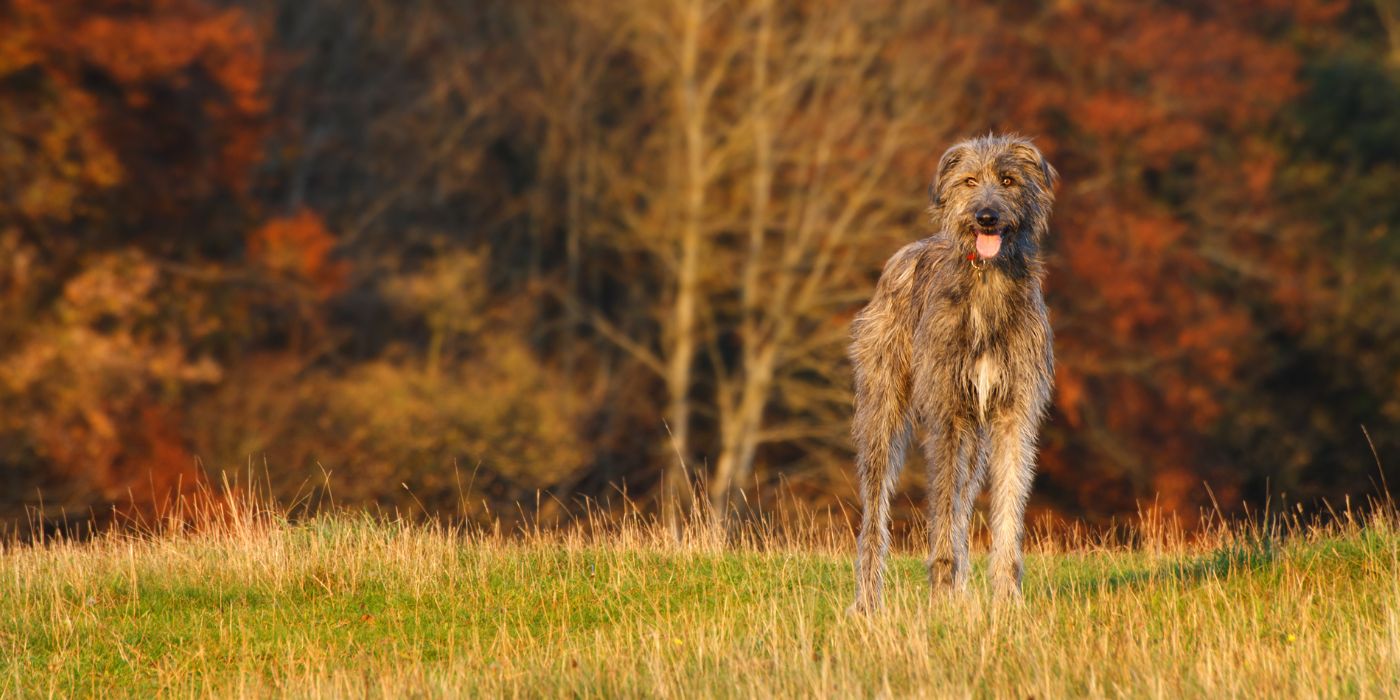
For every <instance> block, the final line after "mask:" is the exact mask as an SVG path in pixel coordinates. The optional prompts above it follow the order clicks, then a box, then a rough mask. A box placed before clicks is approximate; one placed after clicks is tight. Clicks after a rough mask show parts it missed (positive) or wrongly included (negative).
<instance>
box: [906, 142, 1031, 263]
mask: <svg viewBox="0 0 1400 700" xmlns="http://www.w3.org/2000/svg"><path fill="white" fill-rule="evenodd" d="M1058 179H1059V175H1058V174H1057V173H1056V172H1055V168H1053V167H1051V165H1050V163H1048V162H1047V161H1046V160H1045V156H1043V155H1041V153H1040V149H1038V148H1036V147H1035V146H1034V145H1033V144H1032V143H1031V142H1030V140H1029V139H1025V138H1022V137H1020V136H1011V135H1003V136H992V135H990V134H989V135H987V136H981V137H978V138H974V139H968V140H967V141H963V142H961V143H958V144H955V145H953V147H952V148H949V149H948V150H947V152H945V153H944V154H943V157H942V158H940V159H939V160H938V170H937V172H936V173H935V174H934V177H933V182H932V183H931V184H930V185H929V190H928V191H929V200H930V201H931V202H932V207H931V208H930V212H931V213H932V215H933V218H934V222H935V223H937V224H939V225H941V226H942V227H943V230H944V231H945V232H946V233H947V234H948V235H950V236H952V237H953V238H954V240H956V241H958V244H959V247H960V249H965V251H964V252H965V253H967V254H969V255H975V256H976V257H978V258H980V259H982V260H1007V259H1014V258H1016V257H1019V256H1023V255H1026V254H1027V253H1029V252H1031V251H1034V250H1035V249H1036V248H1037V247H1038V245H1039V243H1040V240H1041V239H1042V238H1043V237H1044V236H1045V231H1046V229H1047V228H1048V227H1049V223H1050V209H1051V207H1052V206H1053V205H1054V203H1055V183H1056V181H1057V180H1058Z"/></svg>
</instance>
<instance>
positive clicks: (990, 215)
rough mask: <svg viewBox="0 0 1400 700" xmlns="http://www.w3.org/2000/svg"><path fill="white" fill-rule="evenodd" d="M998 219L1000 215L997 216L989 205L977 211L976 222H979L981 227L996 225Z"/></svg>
mask: <svg viewBox="0 0 1400 700" xmlns="http://www.w3.org/2000/svg"><path fill="white" fill-rule="evenodd" d="M998 219H1000V217H998V216H997V213H996V210H994V209H992V208H990V207H988V208H986V209H982V210H980V211H978V212H977V223H978V224H981V226H982V227H983V228H991V227H993V226H996V225H997V220H998Z"/></svg>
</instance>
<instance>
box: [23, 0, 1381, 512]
mask: <svg viewBox="0 0 1400 700" xmlns="http://www.w3.org/2000/svg"><path fill="white" fill-rule="evenodd" d="M1003 130H1005V131H1016V132H1020V133H1023V134H1027V135H1031V136H1034V137H1036V139H1037V142H1038V143H1039V144H1040V146H1041V147H1042V148H1043V149H1044V150H1045V151H1046V153H1047V155H1048V156H1049V158H1050V159H1051V160H1052V162H1054V163H1055V164H1056V166H1057V167H1058V168H1059V170H1060V171H1061V173H1062V175H1063V183H1062V185H1061V188H1060V190H1059V204H1058V208H1057V211H1056V213H1055V219H1054V225H1053V229H1052V238H1051V240H1050V242H1049V245H1048V248H1049V256H1050V258H1049V259H1050V270H1051V272H1050V277H1049V281H1048V285H1049V287H1048V295H1049V303H1050V307H1051V309H1052V316H1053V321H1054V324H1055V327H1056V332H1057V338H1056V341H1057V354H1058V359H1059V367H1058V377H1057V388H1056V394H1055V404H1054V410H1053V414H1052V417H1051V419H1050V421H1049V422H1048V425H1047V428H1046V432H1045V436H1044V440H1043V443H1042V445H1043V449H1042V455H1041V467H1042V470H1041V474H1040V476H1039V478H1038V481H1037V484H1036V490H1035V501H1034V505H1033V508H1034V510H1035V511H1036V512H1039V513H1042V514H1045V513H1048V514H1052V515H1056V516H1059V517H1065V518H1076V519H1083V520H1085V521H1087V522H1091V523H1093V522H1104V521H1105V520H1106V519H1108V518H1111V517H1113V516H1115V515H1122V514H1125V513H1132V512H1133V511H1134V510H1135V509H1136V508H1137V507H1138V504H1139V503H1145V504H1155V505H1156V506H1157V507H1161V508H1163V509H1164V510H1166V511H1168V512H1176V513H1180V514H1182V515H1183V516H1184V517H1187V518H1188V519H1189V518H1190V517H1191V516H1192V515H1193V514H1195V513H1196V512H1197V509H1198V508H1200V507H1203V506H1208V505H1209V504H1210V501H1211V491H1213V493H1214V496H1215V499H1216V500H1218V502H1219V504H1220V506H1221V507H1222V508H1223V509H1225V510H1226V511H1230V510H1234V509H1237V508H1239V506H1240V504H1241V503H1242V502H1245V501H1254V502H1260V501H1262V500H1263V499H1264V498H1266V497H1269V496H1270V495H1275V496H1276V495H1277V494H1279V493H1286V494H1288V496H1289V498H1290V499H1292V500H1295V501H1301V502H1315V501H1316V499H1322V498H1328V499H1333V500H1339V499H1341V498H1343V497H1345V496H1346V495H1351V496H1352V497H1353V498H1356V497H1359V496H1361V495H1364V494H1374V493H1376V490H1377V488H1378V483H1379V482H1380V480H1381V478H1382V476H1383V474H1382V469H1379V468H1378V467H1377V464H1376V460H1375V458H1373V456H1372V453H1371V449H1370V447H1369V446H1368V444H1367V441H1366V438H1365V437H1364V436H1363V434H1362V430H1361V426H1362V425H1365V426H1366V427H1367V428H1368V429H1369V432H1370V435H1371V437H1372V438H1373V439H1374V443H1375V448H1376V450H1377V452H1378V454H1379V456H1380V459H1381V461H1382V462H1384V463H1386V465H1387V467H1388V468H1389V471H1390V481H1391V482H1392V483H1393V482H1395V481H1397V480H1400V473H1397V472H1396V465H1397V464H1398V463H1400V434H1397V432H1396V425H1397V422H1398V421H1400V391H1398V390H1400V301H1398V300H1400V282H1397V280H1400V277H1397V276H1396V274H1395V272H1394V270H1395V268H1396V263H1397V262H1400V236H1397V235H1396V233H1397V227H1400V197H1397V193H1400V3H1397V2H1396V1H1395V0H1374V2H1370V1H1367V0H1354V1H1352V2H1346V1H1344V0H1296V1H1293V0H1242V1H1240V2H1223V3H1222V2H1214V1H1207V0H1189V1H1187V2H1165V1H1158V2H1151V1H1149V2H1137V3H1123V2H1117V1H1116V0H1059V1H1055V2H1031V1H1022V0H1004V1H1000V2H987V3H984V2H970V1H963V0H933V1H931V2H925V1H915V0H907V1H899V0H871V1H866V2H845V1H840V2H838V1H836V0H806V1H801V2H797V1H786V2H783V1H778V0H729V1H720V0H610V1H608V2H594V1H591V0H589V1H585V0H577V1H570V0H499V1H479V2H447V1H444V0H222V1H220V0H0V474H3V482H2V483H3V491H0V514H3V515H4V516H5V517H6V518H9V519H10V520H11V521H12V522H24V521H25V519H26V512H28V513H29V514H30V515H29V516H28V517H29V518H31V519H32V518H33V517H34V514H39V515H42V516H44V517H46V518H49V519H59V518H63V517H65V514H66V517H67V518H68V519H70V520H74V519H80V518H83V517H87V516H90V515H95V516H96V517H97V518H98V519H99V520H102V519H104V518H110V517H112V516H113V515H120V514H122V513H143V512H145V513H149V512H151V511H152V510H153V509H158V508H159V507H160V506H161V504H163V503H168V502H169V499H170V498H171V496H172V494H178V493H180V492H188V491H191V490H194V489H196V488H199V485H200V484H201V483H206V484H212V487H213V488H215V489H217V488H220V484H221V480H220V477H219V474H220V473H221V472H225V471H226V472H230V473H235V474H247V473H248V472H249V471H251V472H253V473H255V474H256V475H258V478H259V479H263V480H265V481H266V482H267V485H268V486H269V487H270V488H271V489H272V490H273V492H274V493H276V494H277V495H278V496H280V497H282V498H293V497H296V496H298V495H301V496H303V497H305V496H306V495H307V494H308V493H313V492H316V490H317V489H321V490H324V489H327V488H329V490H330V492H331V494H332V495H333V496H334V498H335V500H336V501H337V502H339V503H345V504H351V505H367V506H368V505H374V504H378V505H379V506H381V507H385V508H398V509H400V510H403V511H413V512H419V511H420V508H421V509H426V510H428V511H431V512H433V513H441V514H445V515H455V514H462V515H465V516H467V517H470V518H478V519H479V518H484V517H487V513H488V510H487V509H488V508H489V509H490V511H491V512H493V513H499V514H501V515H504V516H506V517H511V516H512V515H519V514H532V513H533V511H534V510H535V509H536V508H537V507H538V508H539V509H540V510H541V513H540V515H541V517H543V518H545V519H552V518H558V517H565V515H566V513H567V509H566V508H565V507H564V506H566V505H567V506H569V507H570V508H572V507H573V506H574V504H576V503H578V502H579V499H581V498H583V497H593V498H600V499H609V498H611V499H614V500H616V499H619V498H620V497H621V494H622V493H624V492H625V493H626V494H627V496H628V497H629V498H631V499H633V500H635V501H636V503H637V504H638V505H639V506H641V507H643V508H655V507H656V504H657V503H659V502H662V499H663V498H664V497H665V496H666V495H667V494H672V495H676V494H683V493H685V491H686V490H685V488H684V486H685V484H686V483H693V484H694V485H696V487H697V488H698V489H700V492H701V494H702V496H701V500H702V501H703V502H706V503H708V504H711V506H712V507H714V508H716V509H720V510H734V509H738V510H744V509H749V508H754V507H757V505H758V504H760V503H762V502H764V501H765V499H766V500H768V501H771V500H772V499H775V498H779V497H780V496H779V495H780V494H781V497H783V498H787V497H796V498H799V499H801V500H803V501H805V502H807V503H810V504H813V505H814V506H818V507H823V506H833V507H835V506H836V504H839V503H842V502H844V503H847V504H849V503H850V502H852V501H853V500H854V489H853V482H852V479H851V477H850V476H849V471H850V461H851V454H850V446H849V443H848V437H847V435H848V430H849V428H848V419H849V406H850V397H849V377H848V371H849V370H848V366H847V363H846V362H845V359H844V351H845V344H846V339H847V324H848V321H849V320H850V318H851V317H852V315H853V313H854V312H855V311H856V310H857V309H858V308H859V307H860V305H861V304H862V303H863V302H864V300H865V299H866V297H867V296H868V294H869V293H870V290H871V288H872V286H873V283H874V280H875V278H876V276H877V274H878V272H879V269H880V266H881V264H882V263H883V261H884V260H885V258H887V257H888V256H889V255H890V254H891V253H893V252H894V251H895V250H896V249H897V248H898V247H899V246H900V245H902V244H903V243H904V242H907V241H910V240H913V239H916V238H919V237H923V236H925V235H928V234H929V233H930V231H929V229H928V223H927V215H926V213H925V211H924V210H925V207H926V205H927V202H926V200H925V195H924V191H925V187H926V185H927V182H928V179H929V177H930V174H931V172H932V168H933V165H934V163H935V162H936V159H937V158H938V156H939V154H940V153H941V152H942V150H943V149H944V148H945V147H946V146H947V145H948V144H950V143H951V142H952V141H954V140H956V139H959V138H963V137H966V136H970V135H973V134H978V133H985V132H987V131H1003ZM682 459H683V460H684V465H685V466H684V468H682V466H681V465H682V461H681V460H682ZM920 471H921V470H920V468H919V467H917V466H911V468H910V469H909V470H908V473H907V476H906V482H905V484H904V488H905V489H906V493H908V494H909V495H910V497H911V499H917V498H918V497H919V496H920V494H921V488H922V487H921V483H922V479H921V474H920V473H919V472H920ZM245 481H246V480H245ZM1206 484H1209V486H1210V490H1209V491H1208V490H1207V488H1206V486H1205V485H1206ZM517 502H518V503H519V505H517ZM26 509H28V510H26Z"/></svg>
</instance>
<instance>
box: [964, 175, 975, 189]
mask: <svg viewBox="0 0 1400 700" xmlns="http://www.w3.org/2000/svg"><path fill="white" fill-rule="evenodd" d="M963 184H964V185H967V186H968V187H976V186H977V178H975V177H970V178H968V179H966V180H963Z"/></svg>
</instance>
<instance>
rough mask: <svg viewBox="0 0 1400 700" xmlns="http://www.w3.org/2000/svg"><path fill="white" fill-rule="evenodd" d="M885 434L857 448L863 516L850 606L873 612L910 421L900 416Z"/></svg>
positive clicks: (883, 418) (881, 580) (886, 418)
mask: <svg viewBox="0 0 1400 700" xmlns="http://www.w3.org/2000/svg"><path fill="white" fill-rule="evenodd" d="M876 410H878V409H876ZM891 418H892V417H891V416H880V417H872V421H875V422H879V423H880V424H882V425H889V424H890V422H891V421H890V419H891ZM885 435H886V436H885V437H877V436H872V437H871V439H869V440H868V441H861V442H862V443H863V444H861V445H860V446H859V447H858V448H857V457H856V463H857V465H858V466H857V470H858V477H859V480H860V482H859V487H860V500H861V519H860V535H859V536H858V537H857V538H856V599H855V603H854V604H853V605H852V606H851V609H852V611H854V612H871V611H874V610H876V609H878V608H879V607H880V599H881V590H882V589H883V588H884V582H885V558H886V556H887V555H888V554H889V549H890V499H891V497H892V496H893V495H894V487H895V484H896V483H897V482H898V481H899V473H900V471H901V470H902V469H903V467H904V451H905V448H906V447H907V445H908V444H909V437H910V425H909V421H908V420H907V419H905V418H904V417H903V416H902V415H901V416H898V417H897V423H896V426H895V427H894V428H893V430H891V431H890V432H888V433H886V434H885ZM858 440H859V438H858Z"/></svg>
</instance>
